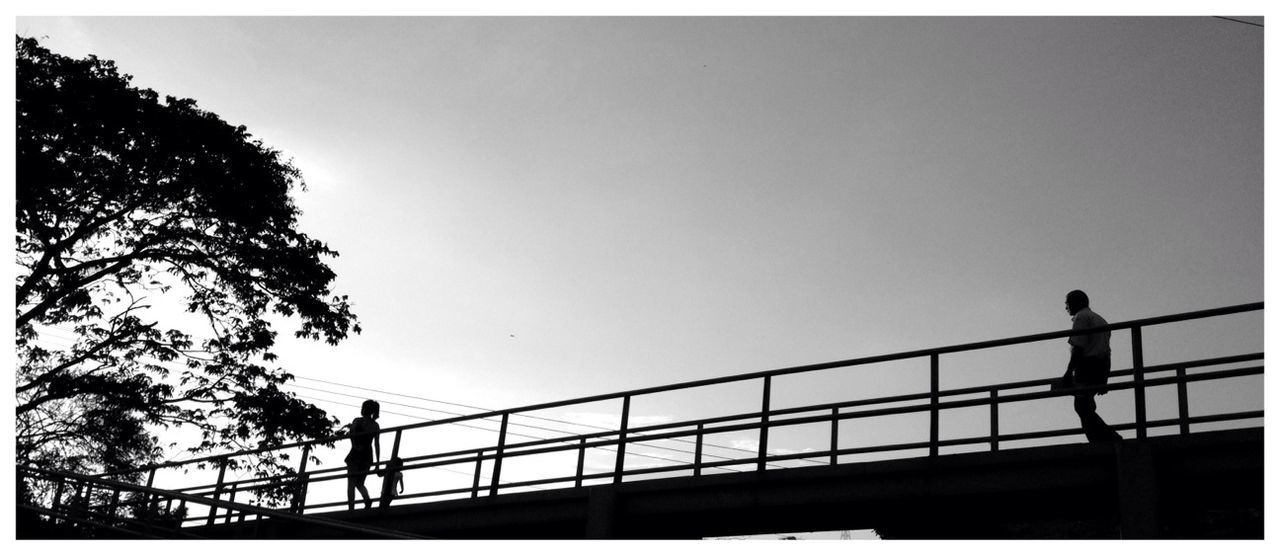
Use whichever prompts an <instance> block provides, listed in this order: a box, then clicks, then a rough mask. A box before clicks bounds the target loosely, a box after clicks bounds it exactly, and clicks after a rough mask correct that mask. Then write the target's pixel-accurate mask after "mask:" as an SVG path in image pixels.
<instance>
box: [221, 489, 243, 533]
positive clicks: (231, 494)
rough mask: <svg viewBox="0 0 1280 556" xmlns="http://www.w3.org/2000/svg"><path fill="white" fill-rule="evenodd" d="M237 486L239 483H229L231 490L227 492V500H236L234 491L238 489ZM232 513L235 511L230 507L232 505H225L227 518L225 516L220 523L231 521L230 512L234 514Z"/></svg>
mask: <svg viewBox="0 0 1280 556" xmlns="http://www.w3.org/2000/svg"><path fill="white" fill-rule="evenodd" d="M239 486H240V485H238V484H235V483H232V484H231V491H230V492H229V493H227V502H235V501H236V492H237V491H239V490H240V488H239ZM234 513H236V510H235V508H232V507H230V506H227V518H226V519H225V520H223V522H222V523H224V524H227V523H231V514H234Z"/></svg>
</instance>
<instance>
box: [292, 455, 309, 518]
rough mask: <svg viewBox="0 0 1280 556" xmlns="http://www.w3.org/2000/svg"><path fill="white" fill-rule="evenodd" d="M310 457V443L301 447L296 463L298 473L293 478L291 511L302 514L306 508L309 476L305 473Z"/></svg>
mask: <svg viewBox="0 0 1280 556" xmlns="http://www.w3.org/2000/svg"><path fill="white" fill-rule="evenodd" d="M308 459H311V445H310V444H308V445H306V446H303V447H302V461H301V462H299V463H298V475H297V476H295V477H294V478H293V485H292V489H293V493H292V494H293V502H292V503H291V504H290V505H291V506H292V507H293V511H294V512H296V513H297V514H298V515H302V513H303V512H305V511H306V508H307V490H308V486H309V485H310V483H311V477H310V476H309V475H308V474H307V460H308Z"/></svg>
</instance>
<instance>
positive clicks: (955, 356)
mask: <svg viewBox="0 0 1280 556" xmlns="http://www.w3.org/2000/svg"><path fill="white" fill-rule="evenodd" d="M1262 309H1263V305H1262V303H1254V304H1248V305H1238V306H1232V307H1223V308H1220V309H1213V310H1207V311H1197V312H1192V313H1182V314H1176V315H1167V316H1163V317H1156V318H1149V319H1142V320H1134V321H1128V322H1118V323H1114V324H1111V325H1108V326H1106V327H1103V328H1098V329H1095V330H1096V331H1101V330H1109V331H1117V332H1119V333H1118V334H1113V336H1112V343H1113V348H1117V349H1115V353H1117V354H1118V353H1120V352H1121V351H1127V352H1128V354H1127V355H1128V358H1129V359H1131V362H1130V363H1131V364H1130V365H1128V368H1118V367H1123V366H1125V363H1126V362H1123V361H1118V360H1117V361H1113V368H1117V370H1113V371H1112V373H1111V382H1110V384H1109V385H1108V387H1107V388H1108V389H1109V393H1108V394H1107V395H1106V396H1104V397H1103V398H1101V399H1103V400H1106V402H1105V403H1110V404H1113V405H1114V404H1116V403H1117V400H1121V401H1122V403H1121V405H1122V406H1123V408H1122V409H1123V412H1122V414H1121V413H1120V412H1119V411H1117V414H1121V415H1122V418H1121V419H1116V418H1115V415H1111V414H1109V413H1108V410H1109V409H1111V408H1110V407H1109V406H1106V405H1104V406H1103V409H1102V410H1101V412H1102V413H1103V414H1104V417H1105V418H1107V419H1108V421H1109V422H1112V424H1113V426H1115V428H1116V429H1117V430H1118V431H1120V432H1121V433H1122V435H1123V436H1124V437H1125V440H1123V441H1121V442H1117V443H1107V444H1088V443H1084V442H1083V441H1082V440H1083V439H1082V436H1081V434H1080V431H1079V427H1078V425H1077V424H1076V423H1075V421H1074V415H1073V414H1071V413H1070V409H1069V408H1070V406H1071V401H1070V399H1068V398H1066V397H1069V396H1071V395H1074V394H1079V393H1084V392H1088V391H1090V390H1091V389H1074V390H1067V391H1061V390H1060V391H1051V390H1050V389H1049V384H1050V382H1051V381H1052V380H1053V379H1054V378H1056V375H1057V374H1059V373H1053V374H1050V375H1049V376H1045V377H1043V378H1036V379H1033V380H1018V381H1007V382H1000V383H995V384H983V383H980V384H966V385H960V386H955V387H950V386H948V387H945V388H944V387H943V386H942V383H943V380H944V378H947V379H948V382H957V381H952V380H950V379H949V375H948V374H947V373H948V368H947V367H945V366H944V365H943V363H944V361H947V362H950V361H953V360H955V361H957V363H956V367H957V368H961V367H962V366H963V365H962V364H961V363H960V362H961V361H964V357H966V356H967V355H972V354H975V353H979V352H981V354H983V358H987V354H990V353H991V352H993V351H998V350H1017V349H1026V348H1033V347H1035V346H1046V345H1053V346H1056V347H1055V348H1054V349H1055V350H1056V351H1054V352H1053V353H1054V354H1056V355H1058V356H1059V358H1060V359H1062V360H1064V361H1065V355H1064V354H1065V351H1066V350H1065V349H1063V347H1062V344H1063V343H1064V339H1065V338H1067V337H1068V336H1070V335H1072V331H1069V330H1066V331H1060V332H1049V333H1043V334H1035V335H1029V336H1019V337H1015V338H1006V339H1000V340H992V341H985V342H978V343H971V344H963V345H955V346H947V347H940V348H933V349H926V350H917V351H910V352H903V353H895V354H888V355H880V356H874V357H864V358H859V359H850V360H843V361H835V362H830V363H822V364H815V365H806V366H801V367H790V368H784V369H775V370H770V371H762V372H755V373H747V374H740V375H733V376H728V377H722V378H714V379H706V380H697V381H690V382H683V383H679V384H671V385H665V386H656V387H651V388H644V389H638V390H631V391H626V392H618V393H611V394H603V395H598V396H590V397H585V398H577V399H572V400H565V401H560V402H552V403H546V404H537V405H530V406H524V407H518V408H511V409H504V410H499V411H490V412H483V413H477V414H472V415H463V416H457V417H452V418H448V419H439V420H435V421H428V422H422V423H415V424H411V425H405V426H398V427H389V428H386V429H384V430H382V431H381V432H380V433H379V434H380V442H381V444H382V446H383V447H384V450H383V456H385V459H387V460H390V458H391V457H399V458H401V459H402V460H403V462H404V469H403V473H404V476H405V477H406V487H407V490H406V491H405V492H404V493H403V494H402V495H400V496H397V497H395V498H394V499H390V498H388V500H387V504H385V505H381V504H378V503H376V502H375V504H374V505H373V507H371V508H367V509H366V508H363V507H358V508H357V509H348V501H347V499H346V493H345V486H344V485H345V481H346V476H345V469H344V468H343V467H342V466H341V463H340V462H341V454H342V451H341V448H342V446H340V445H338V446H336V447H335V445H336V444H338V443H339V442H340V441H341V440H342V439H340V438H330V439H322V440H318V441H312V442H305V443H298V444H293V445H288V446H281V447H277V448H273V449H271V450H255V451H244V452H236V453H231V454H220V455H217V456H210V457H205V458H199V459H193V460H187V461H182V462H169V463H165V464H162V465H156V466H152V467H147V468H143V469H138V470H132V472H131V473H123V474H121V473H117V474H112V475H103V476H96V477H86V476H81V475H75V474H70V473H59V472H54V471H49V470H37V469H26V468H19V470H18V474H19V477H20V478H22V479H25V480H26V481H27V483H28V484H29V485H30V486H29V487H28V488H30V489H31V490H32V491H33V492H36V493H39V496H38V497H37V499H39V500H41V502H40V503H39V504H37V505H32V506H23V507H20V509H21V510H23V512H20V527H19V534H20V536H22V535H23V533H22V530H23V526H22V524H23V523H27V525H28V528H29V530H31V531H33V532H34V533H32V534H31V535H30V536H42V535H44V536H56V533H50V532H49V531H55V530H56V528H53V527H51V525H56V524H73V525H72V526H73V527H79V528H81V529H83V530H94V531H98V533H96V534H97V535H98V536H143V537H148V536H155V537H196V538H374V537H392V538H462V539H533V538H568V539H571V538H703V537H713V536H729V535H747V534H765V533H783V532H797V531H820V530H841V529H876V530H877V531H878V532H879V533H880V534H881V536H884V537H888V538H975V537H976V538H1018V537H1021V538H1070V537H1086V538H1158V537H1159V538H1170V537H1172V538H1204V537H1228V538H1261V537H1262V526H1261V523H1262V498H1263V488H1262V485H1263V456H1262V445H1263V444H1262V439H1263V429H1262V417H1263V410H1262V405H1261V400H1262V396H1261V393H1260V392H1261V390H1260V389H1261V382H1262V380H1261V379H1262V374H1263V363H1262V360H1263V353H1262V352H1261V351H1256V352H1243V353H1227V354H1221V353H1218V352H1213V353H1211V354H1206V355H1209V356H1206V357H1194V358H1183V359H1179V360H1177V361H1175V362H1160V363H1158V364H1153V363H1147V362H1146V361H1145V359H1146V358H1147V352H1148V350H1149V349H1150V345H1151V344H1153V343H1156V342H1152V341H1151V340H1148V341H1147V342H1144V339H1143V337H1144V332H1147V331H1152V332H1147V333H1148V335H1149V336H1150V335H1152V334H1163V332H1158V331H1162V330H1163V328H1164V327H1169V328H1177V329H1178V330H1181V331H1186V330H1188V329H1189V328H1194V327H1197V326H1204V327H1208V329H1210V330H1213V327H1214V326H1215V325H1214V324H1213V322H1215V321H1219V320H1221V319H1230V318H1241V317H1250V316H1252V318H1255V319H1256V318H1259V317H1260V316H1261V312H1262ZM1126 332H1127V336H1128V339H1129V342H1127V345H1125V346H1118V345H1117V341H1116V340H1117V338H1123V337H1124V336H1125V335H1126V334H1125V333H1126ZM1077 333H1078V332H1077ZM1192 333H1193V334H1199V335H1200V336H1205V335H1209V336H1212V334H1211V333H1208V332H1205V333H1197V332H1194V331H1193V332H1192ZM1170 334H1172V333H1170ZM1161 345H1162V346H1163V344H1161ZM1120 347H1124V348H1127V349H1125V350H1121V349H1118V348H1120ZM1162 349H1163V348H1162ZM1197 349H1198V348H1197ZM1174 351H1176V350H1174ZM990 358H991V359H993V360H998V359H999V358H998V357H990ZM971 359H972V358H971ZM896 363H913V364H918V365H919V367H921V368H922V370H923V374H924V375H925V378H927V384H928V387H927V388H921V389H920V390H918V391H914V392H906V393H896V394H892V395H875V396H856V395H855V396H852V397H847V398H846V399H839V400H836V401H821V402H817V403H803V402H802V403H794V402H789V403H785V404H784V403H780V402H779V401H778V397H777V396H776V395H775V394H776V390H775V388H776V387H777V384H778V383H779V382H780V381H783V380H788V379H791V378H797V377H804V376H806V375H811V374H814V373H823V372H825V373H833V372H834V373H841V374H840V377H841V378H842V380H846V381H849V382H852V383H854V384H857V383H858V380H859V378H860V373H861V372H863V371H862V370H863V369H866V368H870V367H872V366H875V365H878V364H896ZM958 372H960V371H957V373H958ZM969 374H970V375H972V373H969ZM922 382H923V381H922ZM1223 385H1226V386H1223ZM1231 385H1234V386H1231ZM1224 388H1226V389H1224ZM1231 388H1235V389H1234V390H1232V389H1231ZM726 389H728V391H732V392H733V393H735V394H737V395H739V396H741V395H744V394H745V395H748V396H750V399H751V403H752V405H753V407H752V408H751V409H750V410H748V411H736V412H735V411H728V412H718V413H715V414H712V415H710V416H705V415H704V416H699V417H697V418H691V419H686V420H672V421H666V422H656V423H653V422H640V420H639V419H634V420H633V418H634V417H636V416H635V415H634V414H633V408H634V407H636V405H637V404H638V403H640V401H642V400H644V399H645V398H646V397H652V396H659V395H664V394H671V393H688V392H700V391H710V392H712V394H710V395H712V396H721V395H724V394H723V392H725V391H726ZM749 390H754V392H749ZM868 390H869V391H870V390H871V389H868ZM1224 392H1245V393H1246V394H1248V395H1242V394H1231V395H1224V394H1223V393H1224ZM813 394H814V397H815V398H821V397H822V396H818V395H817V394H818V392H814V393H813ZM584 406H589V407H596V408H598V407H601V406H612V407H613V408H614V409H613V414H614V415H615V416H616V419H617V421H616V423H617V424H616V425H615V426H612V427H608V428H604V429H603V430H590V431H586V432H572V433H558V434H557V435H555V436H550V437H535V438H533V439H529V436H528V435H523V436H520V435H518V434H517V433H516V432H515V429H516V427H517V426H519V423H520V422H526V423H527V422H528V421H527V419H528V418H529V417H530V416H536V415H539V414H547V412H548V411H555V410H562V409H564V408H572V407H584ZM710 406H711V404H708V407H710ZM755 407H758V410H756V409H755ZM1064 407H1065V408H1067V410H1066V412H1065V413H1064V412H1063V411H1062V408H1064ZM704 409H705V408H704ZM706 410H707V411H711V410H710V409H706ZM1051 412H1052V413H1054V414H1055V415H1063V416H1066V415H1069V416H1070V417H1071V419H1069V420H1068V419H1065V418H1064V419H1056V421H1058V422H1056V424H1055V425H1054V426H1047V427H1038V428H1034V429H1033V430H1028V427H1027V426H1025V425H1026V423H1031V422H1044V421H1045V419H1043V416H1044V414H1047V413H1051ZM704 413H705V411H704ZM894 418H907V419H914V421H912V422H914V423H917V424H918V425H919V426H916V427H901V428H895V429H893V432H894V434H893V435H892V436H891V437H890V438H888V439H887V440H885V439H881V440H878V441H851V440H850V437H849V435H848V434H847V433H849V432H850V431H851V430H852V431H857V430H865V429H866V428H868V427H869V426H870V425H867V423H877V422H883V420H884V419H894ZM877 419H880V420H881V421H877ZM521 420H524V421H521ZM1052 421H1055V420H1053V419H1051V420H1050V422H1052ZM490 423H492V424H493V425H496V427H497V428H496V429H492V430H491V431H488V429H486V427H488V426H489V424H490ZM460 426H469V427H473V428H480V429H486V430H487V431H488V432H486V434H485V435H482V436H480V437H478V438H479V439H478V440H477V439H470V440H466V441H463V442H471V444H469V445H464V446H462V447H455V446H447V443H443V442H433V441H425V439H427V438H429V437H428V436H426V435H428V434H431V433H435V432H439V431H442V430H446V429H447V428H448V427H460ZM797 431H799V432H797ZM741 435H750V436H751V437H752V438H753V439H754V440H755V441H754V446H750V448H749V450H750V451H744V450H746V449H747V448H744V447H743V446H745V445H746V444H742V443H738V444H734V445H732V446H726V445H725V440H724V439H727V438H728V439H732V438H737V437H740V436H741ZM797 438H800V439H802V440H801V442H803V444H804V446H805V449H803V450H796V449H789V448H786V447H785V446H784V444H786V443H791V442H795V441H796V439H797ZM414 446H429V447H431V450H429V451H426V450H422V449H412V448H411V447H414ZM815 446H817V447H816V448H815ZM387 447H389V448H390V449H389V450H387V449H386V448H387ZM663 450H665V451H663ZM322 454H323V457H321V455H322ZM726 454H727V455H726ZM602 455H603V456H604V457H605V458H607V459H606V460H602V458H601V456H602ZM263 457H276V458H279V461H294V462H297V465H298V466H297V467H296V468H295V469H294V470H292V471H291V472H289V473H287V474H263V473H258V474H252V473H248V472H247V471H246V470H247V469H249V466H248V464H249V463H250V462H252V461H254V459H255V458H263ZM602 461H604V464H603V465H602V463H601V462H602ZM321 462H325V463H328V464H329V465H328V466H325V465H324V464H323V463H321ZM530 462H537V465H532V464H530ZM333 463H337V464H338V466H336V467H334V466H332V464H333ZM311 466H314V467H311ZM518 466H524V467H525V468H535V467H536V468H537V469H538V470H539V471H538V473H540V474H535V476H530V475H529V474H528V473H527V472H525V471H523V470H522V474H516V473H514V471H515V470H516V469H517V467H518ZM181 469H188V470H193V471H192V472H191V473H188V474H181V473H175V470H181ZM196 470H203V471H196ZM237 471H238V472H239V473H238V474H239V475H241V476H239V477H229V472H230V473H231V474H232V475H235V474H237ZM433 471H434V472H442V471H448V472H449V473H437V474H450V473H451V474H452V477H453V478H454V480H453V481H452V482H451V483H448V484H445V483H438V482H431V481H426V480H418V479H419V478H425V477H427V474H428V472H433ZM246 475H247V476H246ZM198 477H207V479H200V478H198ZM411 478H412V480H411ZM126 479H130V480H126ZM379 483H380V479H379V478H377V477H375V476H373V475H370V477H369V488H370V491H371V493H372V494H373V495H374V496H375V497H376V496H377V493H378V491H379ZM415 484H421V485H422V486H421V487H413V486H412V485H415ZM24 516H25V517H24ZM22 519H27V520H28V521H25V522H24V521H22ZM42 532H43V533H42Z"/></svg>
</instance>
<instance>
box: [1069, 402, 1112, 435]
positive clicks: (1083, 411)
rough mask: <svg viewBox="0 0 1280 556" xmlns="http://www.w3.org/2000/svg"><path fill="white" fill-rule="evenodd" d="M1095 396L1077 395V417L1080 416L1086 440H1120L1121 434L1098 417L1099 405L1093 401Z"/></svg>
mask: <svg viewBox="0 0 1280 556" xmlns="http://www.w3.org/2000/svg"><path fill="white" fill-rule="evenodd" d="M1094 395H1095V394H1076V400H1075V409H1076V415H1079V416H1080V427H1081V428H1083V429H1084V436H1085V438H1087V439H1089V442H1112V441H1116V440H1120V434H1119V433H1117V432H1116V431H1114V430H1112V429H1111V426H1110V425H1108V424H1107V423H1106V421H1103V420H1102V417H1101V416H1099V415H1098V404H1097V402H1095V401H1094V400H1093V396H1094Z"/></svg>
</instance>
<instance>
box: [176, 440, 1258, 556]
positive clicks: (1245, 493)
mask: <svg viewBox="0 0 1280 556" xmlns="http://www.w3.org/2000/svg"><path fill="white" fill-rule="evenodd" d="M1262 504H1263V432H1262V429H1261V428H1256V429H1243V430H1230V431H1217V432H1202V433H1195V434H1191V435H1186V436H1163V437H1155V438H1149V439H1145V440H1126V441H1123V442H1119V443H1115V444H1105V445H1091V444H1083V443H1081V444H1069V445H1059V446H1045V447H1035V448H1023V449H1011V450H1001V451H998V452H982V453H966V454H954V455H942V456H937V457H932V458H930V457H920V458H911V459H899V460H891V461H878V462H867V463H847V464H840V465H832V466H813V467H804V468H796V469H784V470H770V471H765V472H743V473H727V474H717V475H704V476H700V477H679V478H665V479H653V480H643V481H634V482H625V483H622V484H614V485H603V486H591V487H584V488H578V489H561V490H553V491H542V492H535V493H520V494H504V495H501V496H496V497H480V498H475V499H465V500H449V501H443V502H434V503H424V504H406V505H398V506H394V507H390V508H383V509H379V508H374V509H370V510H356V511H353V512H337V513H327V514H319V515H323V516H324V517H327V518H333V519H340V520H344V521H349V522H352V523H359V524H366V525H373V526H377V527H381V528H387V529H396V530H401V531H406V532H412V533H416V534H421V535H428V536H432V537H439V538H452V539H574V538H579V539H580V538H627V539H681V538H703V537H713V536H730V535H747V534H767V533H783V532H796V531H825V530H844V529H876V530H877V531H878V532H879V533H880V534H881V535H882V536H884V537H887V538H1073V537H1074V538H1206V537H1209V538H1262ZM257 526H258V528H259V530H258V531H257V533H258V534H259V535H261V536H263V537H266V538H306V539H322V538H340V537H344V536H345V535H343V534H342V533H341V532H339V531H333V530H326V529H323V528H320V527H315V526H306V525H301V524H289V523H283V522H277V523H272V522H271V521H270V520H268V521H265V522H263V523H261V524H258V525H257ZM251 527H253V525H251V524H248V523H245V524H228V525H215V526H212V527H201V528H197V529H194V530H192V531H193V532H198V533H199V534H203V535H208V536H210V537H215V538H237V537H252V536H255V535H254V534H253V533H252V532H250V531H249V529H250V528H251Z"/></svg>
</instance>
